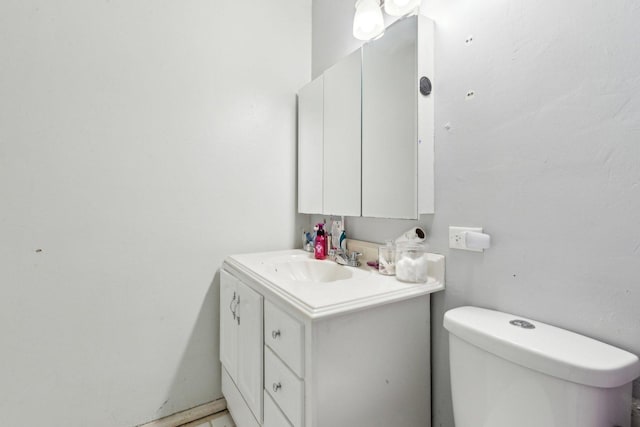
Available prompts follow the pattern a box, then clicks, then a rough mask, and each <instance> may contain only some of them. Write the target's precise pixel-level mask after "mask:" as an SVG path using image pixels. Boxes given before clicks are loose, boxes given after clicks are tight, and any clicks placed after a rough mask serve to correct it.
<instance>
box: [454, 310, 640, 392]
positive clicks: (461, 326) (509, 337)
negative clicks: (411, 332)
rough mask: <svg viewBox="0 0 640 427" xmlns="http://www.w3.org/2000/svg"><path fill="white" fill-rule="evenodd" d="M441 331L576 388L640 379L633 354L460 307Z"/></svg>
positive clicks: (490, 312) (638, 363)
mask: <svg viewBox="0 0 640 427" xmlns="http://www.w3.org/2000/svg"><path fill="white" fill-rule="evenodd" d="M513 320H523V321H525V322H529V323H530V324H531V325H533V326H535V328H532V329H527V328H525V327H522V325H523V323H522V322H515V323H516V324H520V326H518V325H513V324H511V323H510V322H511V321H513ZM524 326H527V325H526V323H525V324H524ZM444 327H445V328H446V329H447V330H448V331H449V333H451V334H452V335H455V336H456V337H458V338H460V339H462V340H464V341H467V342H469V343H470V344H473V345H475V346H476V347H480V348H481V349H483V350H485V351H487V352H490V353H493V354H495V355H496V356H499V357H501V358H503V359H506V360H509V361H511V362H513V363H517V364H518V365H521V366H524V367H527V368H529V369H533V370H535V371H538V372H542V373H544V374H547V375H551V376H554V377H557V378H561V379H564V380H567V381H571V382H574V383H578V384H584V385H588V386H593V387H603V388H612V387H619V386H621V385H624V384H627V383H629V382H631V381H633V379H635V378H636V377H638V376H640V360H639V359H638V357H637V356H636V355H634V354H631V353H629V352H627V351H624V350H621V349H619V348H616V347H613V346H611V345H609V344H605V343H603V342H600V341H596V340H594V339H592V338H588V337H585V336H583V335H579V334H576V333H574V332H570V331H567V330H565V329H561V328H557V327H555V326H551V325H547V324H544V323H542V322H538V321H535V320H531V319H526V318H523V317H520V316H516V315H513V314H508V313H501V312H499V311H494V310H487V309H484V308H478V307H458V308H454V309H452V310H449V311H447V312H446V313H445V315H444Z"/></svg>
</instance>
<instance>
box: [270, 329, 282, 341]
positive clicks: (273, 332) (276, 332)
mask: <svg viewBox="0 0 640 427" xmlns="http://www.w3.org/2000/svg"><path fill="white" fill-rule="evenodd" d="M279 336H280V329H277V330H275V331H271V338H273V339H274V340H277V339H278V337H279Z"/></svg>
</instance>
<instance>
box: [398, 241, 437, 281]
mask: <svg viewBox="0 0 640 427" xmlns="http://www.w3.org/2000/svg"><path fill="white" fill-rule="evenodd" d="M428 272H429V270H428V262H427V245H425V244H422V243H416V242H403V243H398V245H397V246H396V278H397V279H398V280H400V281H402V282H410V283H425V282H427V281H428V280H429V276H428Z"/></svg>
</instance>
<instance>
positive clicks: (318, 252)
mask: <svg viewBox="0 0 640 427" xmlns="http://www.w3.org/2000/svg"><path fill="white" fill-rule="evenodd" d="M316 227H318V232H317V234H316V244H315V246H314V249H313V255H314V256H315V258H316V259H325V258H326V257H327V245H326V243H325V242H326V238H325V237H324V230H323V228H322V227H323V224H318V225H317V226H316Z"/></svg>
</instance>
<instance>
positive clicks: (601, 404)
mask: <svg viewBox="0 0 640 427" xmlns="http://www.w3.org/2000/svg"><path fill="white" fill-rule="evenodd" d="M444 327H445V328H446V329H447V330H448V331H449V361H450V370H451V393H452V398H453V411H454V419H455V425H456V427H514V426H518V427H556V426H557V427H560V426H562V427H614V426H619V427H629V425H630V420H631V382H632V381H633V380H634V379H635V378H636V377H638V376H640V360H638V357H637V356H635V355H633V354H631V353H629V352H626V351H624V350H620V349H618V348H616V347H613V346H610V345H608V344H605V343H602V342H599V341H596V340H594V339H591V338H588V337H585V336H582V335H579V334H576V333H573V332H570V331H567V330H564V329H560V328H557V327H554V326H550V325H547V324H544V323H541V322H537V321H535V320H530V319H524V318H522V317H519V316H515V315H512V314H507V313H501V312H498V311H493V310H487V309H483V308H478V307H459V308H456V309H453V310H449V311H448V312H447V313H446V314H445V316H444Z"/></svg>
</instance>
